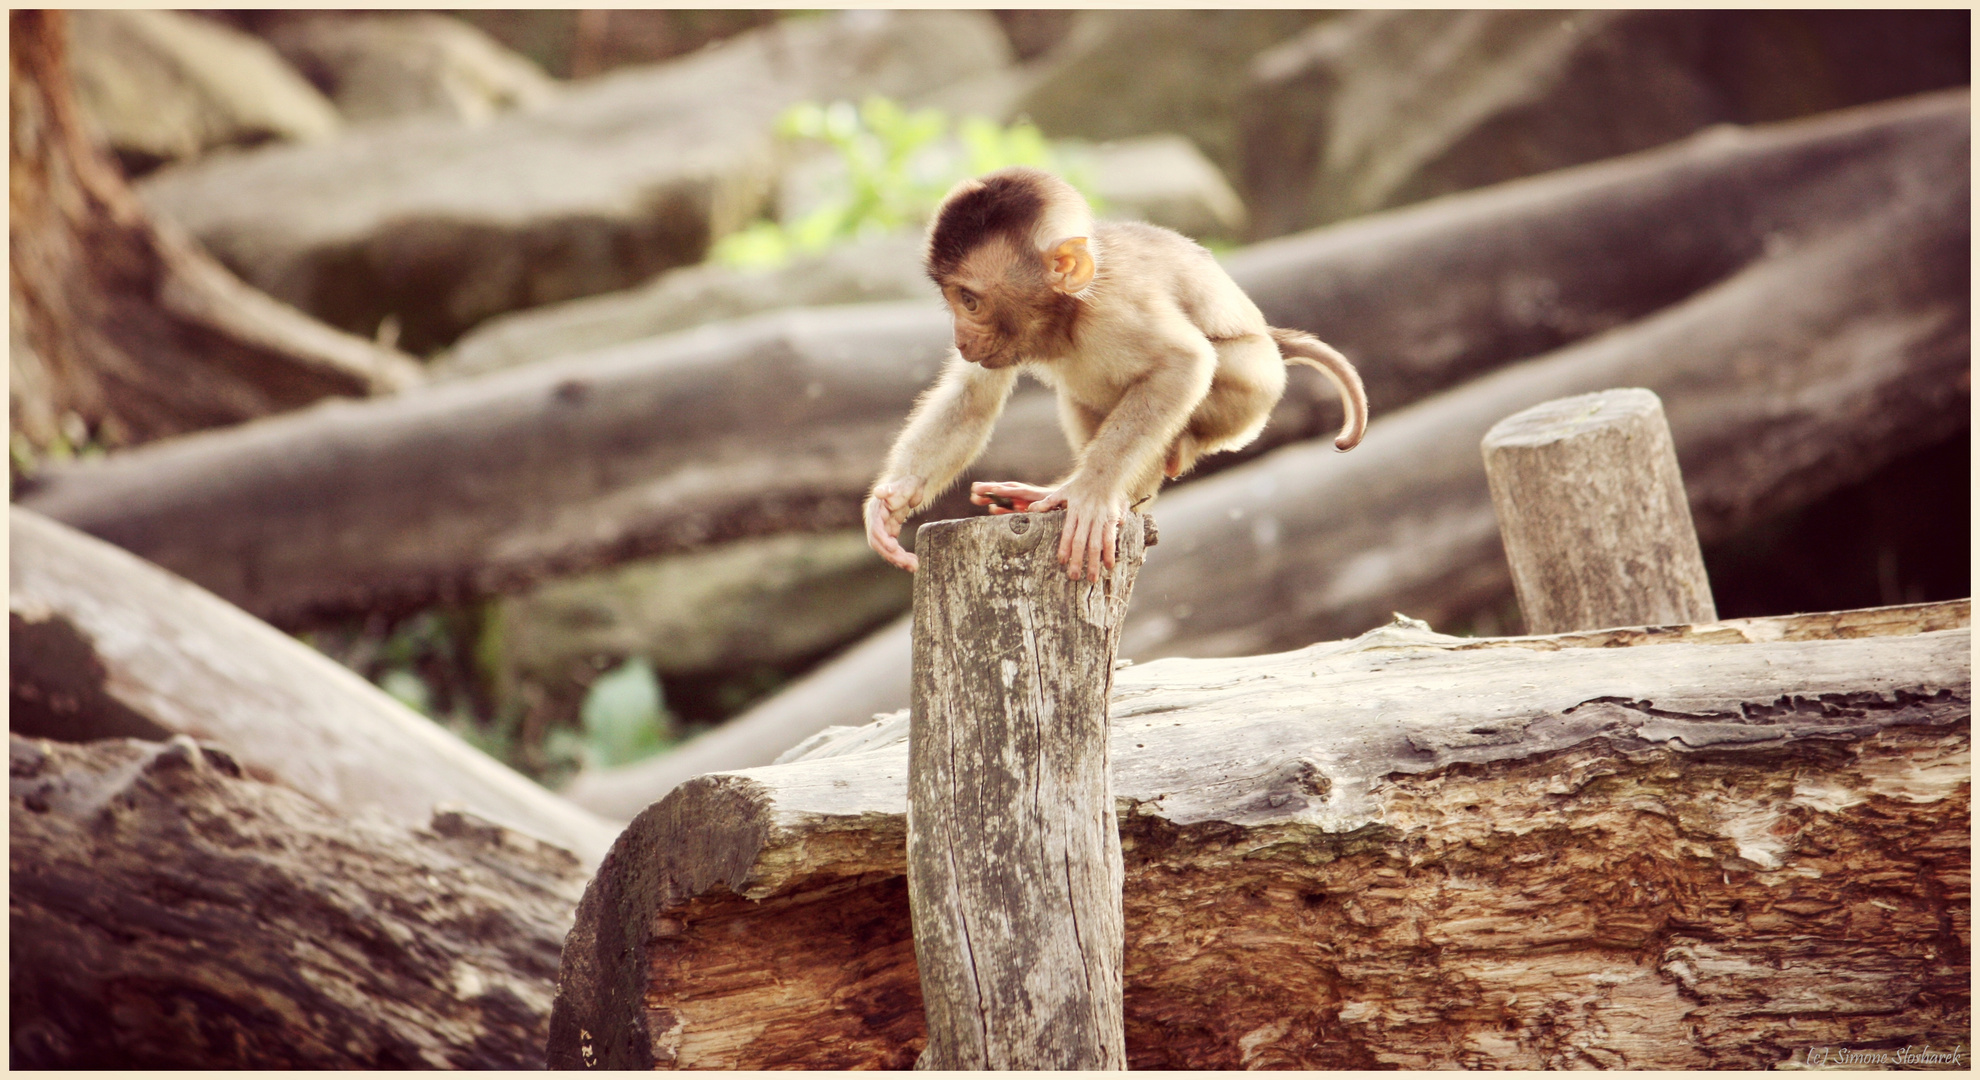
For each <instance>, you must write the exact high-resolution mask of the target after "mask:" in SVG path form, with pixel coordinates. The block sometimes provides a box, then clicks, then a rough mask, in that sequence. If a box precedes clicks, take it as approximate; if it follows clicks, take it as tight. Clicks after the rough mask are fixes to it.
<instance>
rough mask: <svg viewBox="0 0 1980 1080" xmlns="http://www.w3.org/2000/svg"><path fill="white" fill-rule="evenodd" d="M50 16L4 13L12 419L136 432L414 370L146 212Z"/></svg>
mask: <svg viewBox="0 0 1980 1080" xmlns="http://www.w3.org/2000/svg"><path fill="white" fill-rule="evenodd" d="M64 19H65V15H64V14H63V13H62V12H60V11H15V12H13V13H11V15H10V16H9V19H8V26H9V31H10V51H9V57H10V62H9V66H8V89H9V99H10V116H11V120H12V124H11V130H12V133H13V144H12V154H11V156H10V159H9V168H8V173H9V177H10V180H11V184H10V186H9V195H8V211H9V227H8V239H9V251H10V261H9V266H10V268H11V271H12V277H11V287H10V291H9V300H10V301H11V303H10V310H11V330H12V333H11V338H10V340H11V342H12V349H11V355H12V367H11V372H12V376H13V377H12V379H11V380H10V385H11V394H10V399H9V405H10V415H11V417H12V420H13V426H14V430H15V431H16V432H19V433H21V434H23V435H25V436H26V437H27V438H28V440H29V441H30V442H32V443H34V444H35V445H37V446H47V445H49V444H51V443H55V442H56V441H57V440H58V439H60V440H67V441H72V442H73V441H75V440H76V439H77V438H78V437H80V438H84V439H95V440H99V441H102V442H105V443H108V444H111V445H118V444H127V443H136V442H144V441H146V440H150V439H156V438H159V437H161V436H165V435H173V434H177V433H180V432H185V431H194V430H197V429H200V428H210V427H218V426H222V425H226V424H234V423H238V422H240V421H242V420H247V419H251V418H253V417H257V416H265V415H268V414H270V413H275V412H282V411H285V410H288V409H293V408H296V407H298V406H301V405H304V404H307V403H309V402H312V401H316V400H317V399H319V398H324V397H331V396H339V395H342V396H362V395H365V394H372V393H378V392H381V391H385V390H396V389H400V388H402V387H405V386H409V385H413V384H414V383H416V382H418V381H419V379H420V372H419V368H418V365H417V364H416V363H415V362H414V361H413V360H412V359H411V358H409V357H407V356H405V355H403V354H401V353H398V352H396V351H394V350H391V349H387V348H381V347H379V346H377V345H374V344H372V343H371V342H368V341H365V340H364V339H362V338H357V337H353V336H351V335H349V334H345V333H342V332H340V331H336V330H332V329H331V328H329V327H327V326H324V325H322V324H321V323H318V322H316V321H315V320H313V319H311V318H309V317H308V316H306V315H303V314H302V313H301V312H298V311H296V310H294V309H292V308H289V307H287V306H285V305H283V304H280V303H277V302H276V301H274V300H272V299H270V298H268V297H267V296H265V295H263V294H261V293H259V292H256V291H255V290H253V289H251V288H249V287H248V286H246V285H244V284H242V283H241V282H240V281H239V279H237V278H235V277H234V276H233V275H232V274H230V273H228V272H227V271H226V270H225V269H223V268H222V267H221V266H220V264H219V263H217V262H215V261H214V260H213V259H212V258H211V257H210V256H208V255H207V254H206V253H205V252H203V251H201V250H200V249H199V247H198V246H197V245H196V244H194V243H193V242H192V241H191V240H189V239H188V238H186V237H185V236H184V234H183V233H182V232H180V231H179V230H176V229H174V228H171V227H169V226H163V225H160V224H159V223H155V222H153V221H152V220H151V219H150V217H149V216H147V214H146V213H145V211H144V208H143V207H142V206H141V205H140V204H139V202H138V200H137V198H136V196H134V195H133V194H132V193H131V190H130V188H129V187H128V186H127V185H126V184H125V183H124V180H123V177H122V176H121V175H120V174H119V173H118V171H117V167H116V166H115V165H114V164H112V163H111V161H110V160H109V158H108V156H107V155H105V154H104V153H103V152H102V151H101V150H99V149H98V148H96V147H95V146H92V145H91V144H90V141H89V137H88V135H87V134H86V133H85V131H84V129H83V125H82V121H81V118H80V116H79V113H78V110H77V108H76V104H75V99H74V97H73V94H72V93H71V90H70V87H69V73H68V66H67V62H66V60H65V52H66V27H65V23H64ZM71 415H73V416H74V417H75V418H76V420H66V419H65V417H68V416H71ZM77 421H80V424H81V430H80V431H79V430H77V429H76V425H77ZM65 429H66V430H65Z"/></svg>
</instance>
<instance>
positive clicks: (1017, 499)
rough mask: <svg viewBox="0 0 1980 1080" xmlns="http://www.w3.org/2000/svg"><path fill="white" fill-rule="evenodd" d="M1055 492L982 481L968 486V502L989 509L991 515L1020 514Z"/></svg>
mask: <svg viewBox="0 0 1980 1080" xmlns="http://www.w3.org/2000/svg"><path fill="white" fill-rule="evenodd" d="M1056 490H1058V489H1056V488H1043V487H1039V486H1038V485H1036V484H1019V483H1014V482H1002V481H989V480H983V481H978V482H976V483H974V484H971V485H969V501H970V502H973V503H975V504H976V505H978V506H987V507H989V508H990V512H991V513H993V514H1021V513H1023V512H1025V511H1027V510H1029V509H1031V504H1032V503H1035V502H1040V501H1043V500H1044V499H1045V498H1046V497H1047V496H1049V495H1051V494H1052V493H1053V492H1054V491H1056Z"/></svg>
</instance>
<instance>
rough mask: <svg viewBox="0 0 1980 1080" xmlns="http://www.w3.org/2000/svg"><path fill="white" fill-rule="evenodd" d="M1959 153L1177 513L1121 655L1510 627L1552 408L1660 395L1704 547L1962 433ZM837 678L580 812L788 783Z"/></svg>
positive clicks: (769, 705) (627, 810) (619, 810)
mask: <svg viewBox="0 0 1980 1080" xmlns="http://www.w3.org/2000/svg"><path fill="white" fill-rule="evenodd" d="M1965 154H1966V151H1965V150H1964V149H1961V150H1960V151H1959V153H1958V154H1957V155H1952V154H1948V156H1947V157H1946V158H1944V159H1942V160H1941V161H1940V162H1939V163H1938V165H1937V167H1936V173H1934V172H1932V171H1927V172H1923V173H1921V177H1922V176H1923V175H1938V176H1939V177H1940V182H1938V183H1936V184H1931V185H1926V186H1927V187H1929V188H1930V189H1931V192H1932V193H1931V194H1929V195H1927V194H1926V193H1925V192H1924V191H1923V190H1921V191H1920V192H1919V193H1918V194H1917V201H1915V202H1907V201H1900V202H1897V203H1894V204H1893V206H1892V208H1891V210H1890V211H1889V213H1888V214H1885V215H1872V216H1870V217H1868V218H1866V219H1865V220H1863V221H1861V222H1859V223H1858V224H1856V225H1855V226H1854V227H1853V228H1849V229H1845V230H1841V231H1839V232H1837V233H1835V234H1833V235H1831V236H1829V237H1827V238H1825V239H1823V240H1821V241H1819V242H1815V243H1812V244H1810V245H1809V246H1807V247H1805V248H1801V249H1798V250H1793V251H1786V252H1782V253H1780V254H1779V255H1777V256H1776V257H1775V258H1772V259H1768V260H1764V261H1761V262H1759V263H1756V264H1754V265H1753V266H1752V267H1750V268H1749V269H1747V270H1745V271H1743V272H1741V273H1740V274H1738V275H1736V276H1734V277H1733V278H1731V279H1730V280H1728V281H1726V282H1725V283H1723V284H1721V285H1719V286H1717V287H1715V288H1712V289H1710V290H1707V291H1706V292H1704V293H1701V294H1699V295H1698V296H1696V297H1693V298H1692V299H1690V300H1687V301H1686V302H1684V303H1682V304H1678V305H1674V306H1673V307H1671V308H1669V309H1667V310H1665V311H1663V312H1661V313H1659V314H1658V315H1656V316H1655V317H1653V318H1649V319H1643V320H1639V321H1637V322H1636V323H1633V324H1631V325H1630V326H1628V327H1625V328H1622V329H1618V330H1616V331H1613V332H1611V333H1609V334H1606V335H1603V336H1601V337H1598V338H1595V339H1592V340H1589V341H1585V342H1582V343H1580V344H1577V345H1574V346H1570V347H1568V348H1566V349H1561V350H1558V351H1556V352H1554V353H1551V354H1548V355H1546V356H1542V357H1537V358H1535V359H1532V360H1528V361H1525V362H1523V363H1520V364H1517V365H1514V366H1512V367H1509V368H1506V369H1504V370H1502V371H1500V372H1497V373H1496V374H1493V375H1489V376H1486V377H1483V378H1479V379H1475V380H1472V381H1471V382H1469V383H1467V384H1465V385H1464V386H1462V387H1460V388H1458V389H1455V390H1451V391H1448V392H1446V393H1444V394H1440V395H1438V396H1436V397H1433V398H1430V399H1429V400H1426V401H1423V402H1420V403H1418V404H1416V405H1414V406H1411V407H1410V408H1407V409H1404V410H1401V411H1399V412H1394V413H1390V414H1388V415H1387V416H1379V417H1377V418H1376V420H1375V421H1374V423H1373V424H1372V425H1371V426H1370V427H1369V431H1368V435H1367V437H1366V439H1364V440H1363V442H1362V445H1361V446H1360V447H1358V448H1357V449H1356V450H1355V451H1354V452H1353V453H1351V454H1346V455H1340V454H1336V453H1335V452H1334V450H1333V448H1332V445H1331V444H1330V443H1328V442H1327V441H1325V440H1321V441H1318V442H1312V443H1304V444H1297V445H1293V446H1288V447H1283V448H1281V449H1278V450H1275V451H1273V452H1271V453H1269V454H1267V455H1266V456H1264V457H1262V458H1259V459H1258V460H1255V461H1251V462H1248V463H1246V464H1243V465H1239V466H1237V467H1235V468H1232V469H1229V470H1226V471H1224V472H1222V473H1219V474H1218V475H1216V476H1213V477H1210V478H1208V479H1205V480H1201V481H1198V482H1196V483H1193V484H1189V485H1186V486H1183V487H1181V488H1179V489H1178V490H1176V491H1175V492H1174V493H1173V494H1170V495H1165V496H1164V497H1162V498H1161V499H1160V500H1159V501H1157V502H1156V504H1155V505H1154V508H1153V516H1154V517H1155V518H1156V520H1157V521H1158V522H1159V523H1160V525H1161V532H1162V544H1161V546H1160V547H1159V548H1158V549H1156V550H1155V551H1154V552H1153V553H1152V554H1151V556H1150V558H1149V561H1148V565H1147V567H1146V568H1145V569H1144V570H1143V571H1142V575H1141V578H1140V581H1139V584H1138V585H1137V586H1136V602H1135V606H1134V608H1133V610H1131V611H1130V612H1129V613H1128V622H1127V627H1126V629H1125V631H1124V636H1123V640H1122V645H1121V653H1122V655H1124V656H1129V657H1133V658H1134V659H1137V660H1148V659H1152V658H1154V657H1158V656H1178V655H1181V656H1241V655H1246V654H1250V653H1259V652H1267V651H1271V650H1274V649H1287V648H1294V647H1297V646H1299V645H1301V644H1304V643H1307V642H1311V641H1319V640H1326V639H1330V638H1337V637H1342V636H1346V635H1349V634H1355V633H1359V632H1361V631H1363V630H1366V629H1367V628H1369V627H1371V626H1376V625H1379V624H1380V623H1381V622H1382V621H1383V620H1385V619H1386V618H1387V617H1388V615H1389V613H1390V612H1392V611H1395V610H1398V609H1401V610H1407V611H1413V612H1416V613H1417V614H1418V615H1420V616H1422V617H1423V618H1425V619H1426V620H1428V621H1429V622H1430V623H1431V625H1435V626H1451V625H1453V624H1459V623H1460V622H1461V620H1464V619H1466V618H1468V617H1469V616H1470V615H1472V614H1473V613H1474V612H1477V611H1480V610H1483V609H1487V608H1490V607H1494V606H1496V605H1497V604H1498V603H1499V601H1500V600H1501V599H1503V598H1504V597H1506V596H1508V595H1510V593H1511V591H1512V582H1511V575H1510V572H1509V570H1508V568H1507V566H1506V561H1505V555H1504V550H1503V548H1502V547H1501V545H1500V540H1499V531H1498V527H1497V524H1496V521H1495V518H1494V515H1493V510H1492V500H1491V492H1490V489H1489V486H1488V485H1487V483H1486V478H1485V470H1484V465H1483V460H1482V458H1481V455H1480V452H1479V442H1480V440H1481V439H1482V438H1483V437H1484V435H1485V433H1486V431H1487V430H1489V429H1490V428H1491V427H1492V425H1493V424H1495V423H1497V422H1499V421H1500V420H1502V419H1504V418H1506V417H1508V416H1511V415H1512V414H1514V413H1517V412H1519V411H1520V410H1522V409H1526V408H1528V407H1531V406H1533V405H1537V404H1539V403H1541V402H1544V401H1550V400H1553V399H1556V398H1562V397H1569V396H1573V395H1576V394H1584V393H1594V392H1597V391H1602V390H1607V389H1610V388H1613V387H1618V386H1635V387H1644V388H1647V389H1650V390H1652V391H1654V392H1656V393H1657V394H1658V396H1659V397H1661V398H1662V399H1663V402H1664V409H1665V412H1666V414H1667V416H1668V419H1669V421H1670V427H1671V433H1672V437H1673V441H1674V442H1675V443H1676V446H1677V451H1678V459H1679V463H1680V465H1681V467H1682V472H1683V478H1684V482H1685V487H1686V491H1687V494H1688V496H1689V501H1690V508H1691V516H1692V520H1693V522H1694V524H1695V525H1696V527H1697V530H1698V536H1699V539H1700V540H1701V541H1702V542H1704V543H1707V544H1710V543H1712V542H1714V541H1716V540H1719V539H1722V538H1725V537H1728V536H1731V535H1733V534H1734V533H1736V532H1737V531H1738V530H1739V529H1741V528H1743V527H1745V526H1747V525H1750V524H1753V523H1755V522H1758V521H1762V520H1765V519H1766V518H1768V517H1770V516H1772V515H1774V514H1776V513H1779V512H1781V511H1783V510H1786V509H1789V508H1792V507H1796V506H1802V505H1806V504H1808V503H1810V502H1813V501H1815V500H1816V499H1818V498H1820V497H1821V496H1822V495H1824V494H1826V493H1827V492H1830V491H1833V490H1835V489H1836V488H1838V487H1841V486H1843V485H1845V484H1849V483H1851V482H1853V481H1855V480H1857V479H1859V478H1861V477H1863V476H1864V475H1866V474H1868V473H1869V472H1870V471H1871V470H1873V469H1875V468H1876V467H1877V466H1879V465H1881V464H1883V463H1884V462H1887V461H1891V460H1893V459H1896V458H1898V457H1900V456H1902V455H1903V454H1905V453H1907V452H1909V451H1911V450H1914V449H1917V448H1919V447H1921V446H1926V445H1930V444H1931V443H1932V442H1934V441H1936V440H1938V439H1941V438H1944V437H1946V436H1948V435H1951V434H1952V433H1954V432H1957V431H1958V430H1960V429H1961V427H1963V426H1964V425H1965V424H1967V422H1968V407H1969V406H1968V402H1969V399H1970V394H1971V390H1970V386H1969V385H1968V381H1967V379H1968V375H1967V369H1968V363H1969V360H1968V351H1969V342H1970V314H1969V311H1968V301H1967V294H1968V280H1969V277H1968V271H1967V258H1968V255H1967V245H1968V227H1967V213H1968V209H1967V203H1968V184H1967V180H1966V164H1965V160H1966V159H1965ZM1923 183H1924V181H1923V180H1922V179H1921V184H1923ZM1783 388H1789V389H1788V390H1787V391H1786V393H1785V395H1784V390H1783ZM877 642H878V639H877V638H875V639H869V644H868V645H863V646H862V647H861V648H860V649H859V651H858V655H859V656H860V657H861V667H860V672H861V677H862V678H864V679H867V680H872V685H874V686H877V687H889V688H892V691H891V692H892V693H893V695H894V699H893V700H894V703H895V707H899V705H900V704H904V703H905V702H906V700H907V692H906V687H907V671H908V654H907V650H906V649H905V648H904V647H899V646H897V647H896V648H897V651H895V652H893V653H892V654H891V659H889V655H888V654H885V653H882V652H880V651H879V646H878V643H877ZM848 655H851V654H848ZM831 666H832V665H831V664H830V663H828V664H827V665H825V666H824V667H822V668H821V669H819V671H818V672H816V673H815V674H814V676H813V678H814V679H815V680H816V681H815V682H808V683H799V684H795V685H793V686H792V687H791V688H790V689H789V690H786V691H785V692H784V693H782V694H779V695H778V696H777V697H776V698H772V699H771V700H769V701H767V702H764V703H763V704H761V705H758V706H757V707H756V708H754V709H752V710H751V711H750V712H748V713H745V714H743V715H742V716H740V717H738V718H737V719H736V720H735V721H733V722H731V724H729V725H727V726H726V727H725V728H724V729H721V730H720V732H719V735H720V738H721V740H722V742H721V743H720V744H719V746H720V747H721V749H722V750H723V752H724V753H725V754H729V753H733V756H726V757H717V756H716V755H715V753H714V752H713V747H711V748H710V749H709V750H703V749H701V748H700V747H697V746H696V745H695V744H694V743H689V744H688V745H687V746H685V747H683V748H682V751H681V752H682V753H683V754H686V753H690V752H693V753H695V755H696V756H695V757H694V758H693V759H691V761H689V760H684V761H683V762H682V763H680V764H670V763H669V762H670V758H669V757H660V758H656V759H653V760H651V761H647V762H640V763H637V764H634V765H628V766H624V767H622V768H620V769H615V770H607V771H601V772H599V773H597V774H594V775H591V776H587V777H583V778H580V779H579V780H578V781H577V782H576V783H574V784H573V786H572V788H571V789H570V791H571V795H572V798H573V800H574V801H576V802H578V803H579V805H582V806H587V807H590V808H591V809H593V810H595V811H597V812H598V813H600V814H603V815H606V816H608V817H617V818H626V817H629V816H631V815H633V814H636V813H638V812H639V811H640V809H641V808H643V807H644V806H645V805H646V804H647V803H649V802H652V801H653V800H655V799H658V798H660V797H661V796H662V795H664V794H665V793H666V792H667V791H668V790H669V789H670V788H671V786H672V785H673V784H675V783H678V782H680V781H681V780H683V779H685V778H686V776H687V775H692V774H691V773H685V772H684V771H683V768H682V766H683V765H685V764H691V765H692V766H693V767H694V768H696V769H699V770H701V771H707V770H711V769H717V768H728V769H733V768H745V767H749V766H752V765H762V764H767V763H769V762H770V761H772V760H774V759H775V758H776V756H777V755H778V754H779V753H780V752H782V751H783V750H784V749H785V748H787V747H788V746H790V745H792V744H793V743H794V742H795V740H793V739H792V738H791V735H792V734H793V732H794V730H795V729H796V727H797V726H798V725H796V724H794V723H792V722H790V720H789V718H791V717H798V716H809V717H810V718H811V723H812V724H813V725H815V726H814V727H813V728H812V730H814V731H815V730H817V729H819V728H823V727H826V726H828V725H832V724H856V723H859V722H861V721H862V720H863V719H864V718H865V716H866V715H867V713H868V712H870V711H871V710H872V701H871V699H872V696H873V695H874V694H875V693H877V691H869V692H868V694H867V696H866V697H865V698H863V699H862V700H861V701H860V703H859V706H858V709H857V710H854V709H852V708H847V707H843V706H842V705H841V704H840V703H839V702H838V700H837V699H835V698H834V697H832V696H830V695H827V694H816V693H812V692H811V687H813V686H817V687H828V686H833V685H836V684H838V683H840V682H842V681H843V680H844V676H843V675H842V674H840V673H837V672H834V671H832V670H831ZM771 718H775V720H774V723H773V720H772V719H771ZM712 737H713V736H711V738H712ZM745 753H746V755H747V756H745Z"/></svg>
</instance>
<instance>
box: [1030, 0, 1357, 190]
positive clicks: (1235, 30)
mask: <svg viewBox="0 0 1980 1080" xmlns="http://www.w3.org/2000/svg"><path fill="white" fill-rule="evenodd" d="M1334 17H1336V15H1335V13H1333V12H1326V11H1299V10H1264V11H1235V10H1228V11H1227V10H1209V11H1132V10H1123V11H1081V12H1079V13H1078V16H1077V18H1076V19H1075V20H1074V21H1073V25H1072V27H1071V29H1070V31H1069V32H1068V33H1067V35H1066V37H1065V39H1064V40H1062V41H1060V42H1059V43H1058V44H1057V45H1056V46H1055V47H1053V48H1052V49H1051V51H1049V52H1048V53H1046V54H1045V55H1044V56H1042V57H1040V58H1039V60H1038V61H1037V62H1036V63H1037V64H1038V65H1039V67H1040V69H1041V74H1040V77H1039V78H1038V79H1037V81H1036V82H1035V83H1034V84H1033V85H1032V86H1031V87H1030V88H1029V89H1028V90H1027V91H1026V92H1025V93H1024V94H1023V95H1022V96H1021V97H1020V98H1019V100H1018V102H1017V104H1016V107H1015V111H1016V112H1018V113H1022V114H1024V115H1027V116H1030V117H1031V119H1032V120H1033V121H1034V122H1036V123H1037V124H1038V126H1039V128H1041V129H1042V130H1043V131H1044V132H1045V133H1046V134H1047V135H1051V136H1054V137H1063V138H1084V139H1092V140H1095V141H1108V140H1114V139H1129V138H1134V137H1136V136H1140V135H1149V134H1153V133H1156V132H1174V133H1176V134H1180V135H1185V136H1187V137H1188V138H1189V139H1190V141H1191V142H1194V143H1195V144H1196V145H1197V146H1198V147H1201V148H1202V150H1203V152H1204V153H1205V154H1207V155H1208V156H1209V158H1210V160H1211V161H1214V162H1216V163H1217V166H1218V167H1219V168H1221V169H1223V170H1224V172H1225V174H1226V175H1229V176H1233V177H1235V176H1237V175H1238V168H1239V164H1240V162H1241V161H1242V146H1243V139H1242V135H1241V131H1240V126H1239V113H1238V110H1239V107H1240V106H1241V105H1242V104H1243V94H1244V91H1245V88H1246V86H1247V85H1248V83H1249V81H1250V72H1251V63H1252V59H1253V58H1254V57H1255V56H1257V55H1258V53H1259V52H1261V51H1262V50H1264V49H1267V48H1270V47H1272V46H1274V45H1277V44H1279V43H1281V42H1284V41H1286V40H1288V39H1289V38H1292V37H1293V36H1294V35H1296V34H1298V33H1299V32H1300V31H1302V30H1305V29H1306V28H1307V27H1309V26H1311V25H1313V24H1314V23H1315V22H1318V21H1321V20H1326V19H1331V18H1334Z"/></svg>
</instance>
